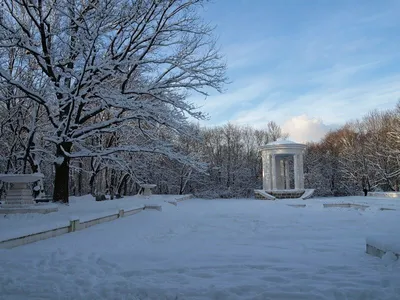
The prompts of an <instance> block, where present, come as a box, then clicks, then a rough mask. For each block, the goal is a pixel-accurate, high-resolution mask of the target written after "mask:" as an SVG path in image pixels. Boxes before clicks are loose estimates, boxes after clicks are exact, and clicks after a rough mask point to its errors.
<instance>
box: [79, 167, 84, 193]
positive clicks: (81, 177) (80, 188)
mask: <svg viewBox="0 0 400 300" xmlns="http://www.w3.org/2000/svg"><path fill="white" fill-rule="evenodd" d="M82 169H83V163H82V161H80V162H79V171H78V172H79V173H78V195H79V196H82V194H83V193H82V181H83V176H82V175H83V174H82V173H83V171H82Z"/></svg>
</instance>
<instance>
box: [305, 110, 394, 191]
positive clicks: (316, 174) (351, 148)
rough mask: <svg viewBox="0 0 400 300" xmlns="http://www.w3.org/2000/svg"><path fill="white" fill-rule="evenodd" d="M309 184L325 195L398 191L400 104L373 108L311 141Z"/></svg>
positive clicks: (308, 163)
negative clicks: (318, 139)
mask: <svg viewBox="0 0 400 300" xmlns="http://www.w3.org/2000/svg"><path fill="white" fill-rule="evenodd" d="M304 163H305V169H304V170H305V184H306V187H314V188H316V189H317V194H318V195H321V196H332V195H333V196H341V195H355V194H360V193H361V192H362V191H363V190H364V189H366V190H368V191H375V190H377V191H380V190H382V191H398V190H399V187H400V103H398V104H397V106H396V107H395V108H394V109H392V110H388V111H384V112H379V111H373V112H370V113H368V114H367V115H366V116H364V117H363V118H362V119H360V120H355V121H352V122H349V123H347V124H345V125H344V126H342V127H341V128H339V129H337V130H335V131H332V132H330V133H328V134H327V135H326V136H325V137H324V138H323V139H322V141H321V142H319V143H312V144H309V145H308V147H307V154H306V157H305V161H304Z"/></svg>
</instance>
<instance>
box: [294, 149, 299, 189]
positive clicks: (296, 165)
mask: <svg viewBox="0 0 400 300" xmlns="http://www.w3.org/2000/svg"><path fill="white" fill-rule="evenodd" d="M293 158H294V164H293V165H294V189H295V190H297V189H300V185H299V157H298V155H297V154H295V155H293Z"/></svg>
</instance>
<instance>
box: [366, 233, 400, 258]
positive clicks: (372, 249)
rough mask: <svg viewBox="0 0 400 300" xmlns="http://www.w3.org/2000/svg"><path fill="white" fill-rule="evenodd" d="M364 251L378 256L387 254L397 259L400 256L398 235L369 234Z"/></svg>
mask: <svg viewBox="0 0 400 300" xmlns="http://www.w3.org/2000/svg"><path fill="white" fill-rule="evenodd" d="M366 252H367V253H368V254H370V255H373V256H377V257H380V258H382V257H384V256H389V258H391V259H393V260H397V259H399V257H400V235H397V236H396V235H379V236H369V237H367V239H366Z"/></svg>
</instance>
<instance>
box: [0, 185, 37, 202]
mask: <svg viewBox="0 0 400 300" xmlns="http://www.w3.org/2000/svg"><path fill="white" fill-rule="evenodd" d="M30 205H35V201H34V199H33V196H32V190H31V189H30V188H29V186H28V184H27V183H13V184H12V187H11V189H10V190H9V191H8V192H7V196H6V200H5V201H4V204H2V207H4V208H21V207H25V206H30Z"/></svg>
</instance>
